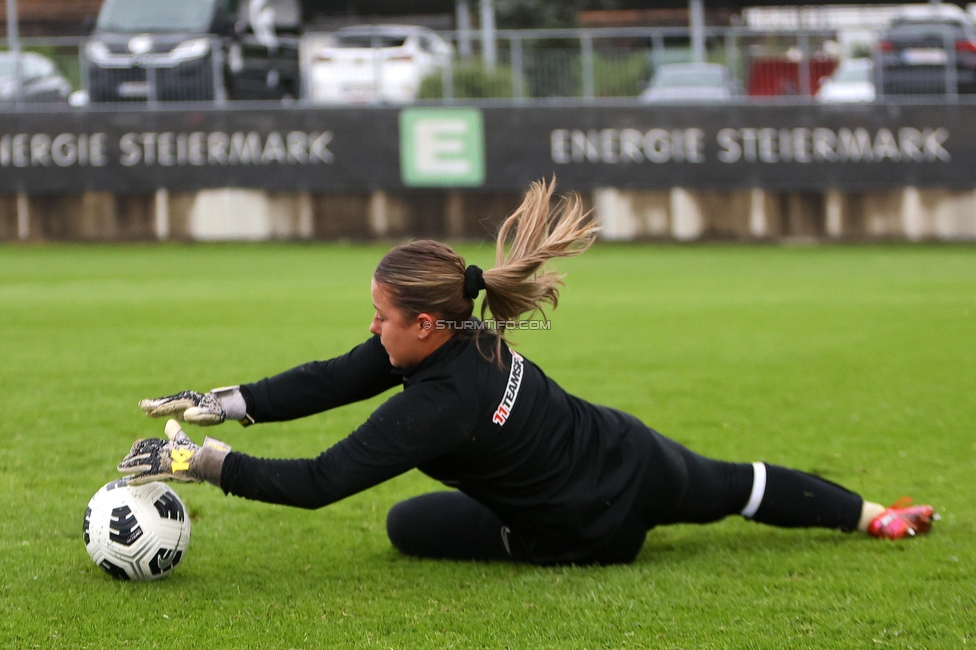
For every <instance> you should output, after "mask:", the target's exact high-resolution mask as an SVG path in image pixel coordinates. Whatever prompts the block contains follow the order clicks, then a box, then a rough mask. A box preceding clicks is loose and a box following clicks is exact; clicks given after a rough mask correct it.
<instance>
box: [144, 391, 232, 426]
mask: <svg viewBox="0 0 976 650" xmlns="http://www.w3.org/2000/svg"><path fill="white" fill-rule="evenodd" d="M139 408H141V409H142V410H143V411H145V412H146V415H148V416H149V417H151V418H161V417H171V418H176V419H177V420H179V421H181V422H189V423H191V424H196V425H199V426H204V427H206V426H212V425H215V424H221V423H222V422H224V421H225V420H227V419H228V418H230V419H233V420H240V419H241V418H243V417H244V416H245V414H246V411H247V405H246V403H245V402H244V397H243V396H242V395H241V392H240V389H239V387H238V386H229V387H227V388H214V389H213V390H211V391H210V392H209V393H198V392H196V391H194V390H185V391H183V392H182V393H176V394H175V395H165V396H163V397H156V398H153V399H144V400H142V401H141V402H139Z"/></svg>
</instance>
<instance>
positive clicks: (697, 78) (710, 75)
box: [654, 68, 722, 88]
mask: <svg viewBox="0 0 976 650" xmlns="http://www.w3.org/2000/svg"><path fill="white" fill-rule="evenodd" d="M721 85H722V70H721V69H718V68H662V69H660V70H658V72H657V75H655V77H654V87H655V88H714V87H715V86H721Z"/></svg>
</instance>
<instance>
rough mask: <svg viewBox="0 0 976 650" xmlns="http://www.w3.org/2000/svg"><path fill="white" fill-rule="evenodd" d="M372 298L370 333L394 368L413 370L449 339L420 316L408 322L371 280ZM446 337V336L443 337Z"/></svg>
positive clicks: (431, 318) (448, 334)
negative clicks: (384, 350)
mask: <svg viewBox="0 0 976 650" xmlns="http://www.w3.org/2000/svg"><path fill="white" fill-rule="evenodd" d="M370 294H371V295H372V296H373V307H374V308H375V309H376V313H375V314H373V322H372V323H371V324H370V326H369V331H370V332H372V333H373V334H379V336H380V343H382V344H383V347H384V348H385V349H386V353H387V354H388V355H390V363H391V364H393V367H395V368H409V367H411V366H415V365H417V364H418V363H420V362H421V361H423V360H424V359H425V358H427V355H429V354H430V353H431V352H433V351H434V350H436V349H437V348H438V347H440V346H441V344H442V343H443V342H444V341H446V340H447V339H448V338H450V331H449V330H439V331H435V330H434V318H433V317H432V316H431V315H429V314H419V315H418V316H416V317H414V318H412V319H410V318H407V315H406V314H404V313H403V311H402V310H400V309H398V308H397V307H396V306H394V304H393V301H392V300H391V299H390V294H389V292H388V291H387V289H386V287H385V286H384V285H382V284H378V283H377V282H376V280H375V279H374V280H373V281H372V283H371V285H370ZM445 334H446V336H445Z"/></svg>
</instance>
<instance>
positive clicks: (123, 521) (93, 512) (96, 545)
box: [83, 478, 190, 580]
mask: <svg viewBox="0 0 976 650" xmlns="http://www.w3.org/2000/svg"><path fill="white" fill-rule="evenodd" d="M83 531H84V538H85V548H86V549H87V550H88V555H90V556H91V559H92V560H93V561H94V562H95V564H97V565H98V566H100V567H101V568H102V569H104V570H105V571H106V572H107V573H108V574H109V575H110V576H112V577H113V578H116V579H118V580H156V579H158V578H162V577H165V576H167V575H169V573H170V572H171V571H172V570H173V569H175V568H176V565H177V564H179V563H180V560H182V559H183V556H184V555H185V554H186V549H187V547H188V546H189V545H190V518H189V516H187V513H186V507H185V506H184V505H183V502H182V501H180V498H179V497H178V496H176V492H173V490H171V489H170V488H169V486H167V485H166V484H164V483H159V482H155V483H147V484H145V485H129V484H128V479H125V478H121V479H118V480H115V481H112V482H111V483H108V484H106V485H104V486H102V488H101V489H100V490H99V491H98V492H96V493H95V496H93V497H92V498H91V501H89V502H88V509H87V510H85V524H84V529H83Z"/></svg>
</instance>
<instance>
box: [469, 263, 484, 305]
mask: <svg viewBox="0 0 976 650" xmlns="http://www.w3.org/2000/svg"><path fill="white" fill-rule="evenodd" d="M484 288H485V276H484V272H483V271H482V270H481V269H480V268H478V267H477V266H475V265H474V264H472V265H471V266H469V267H468V268H466V269H464V297H465V298H469V299H471V300H474V299H475V298H477V297H478V292H479V291H481V290H482V289H484Z"/></svg>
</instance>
